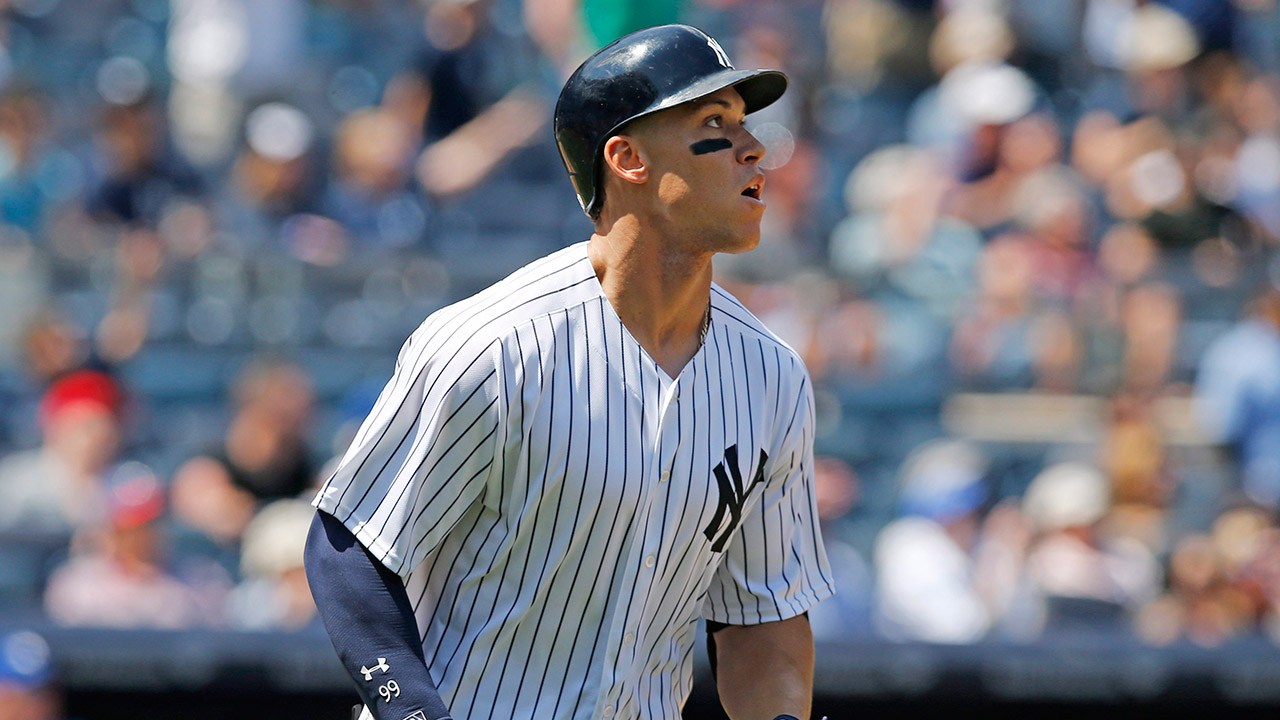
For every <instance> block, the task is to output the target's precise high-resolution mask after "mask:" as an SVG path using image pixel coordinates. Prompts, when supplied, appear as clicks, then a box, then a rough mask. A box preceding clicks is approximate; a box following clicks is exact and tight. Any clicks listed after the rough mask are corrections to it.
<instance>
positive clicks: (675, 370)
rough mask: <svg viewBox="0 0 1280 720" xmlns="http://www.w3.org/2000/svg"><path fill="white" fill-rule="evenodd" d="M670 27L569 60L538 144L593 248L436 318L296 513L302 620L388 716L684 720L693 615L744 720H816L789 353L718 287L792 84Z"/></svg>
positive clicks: (808, 418)
mask: <svg viewBox="0 0 1280 720" xmlns="http://www.w3.org/2000/svg"><path fill="white" fill-rule="evenodd" d="M786 82H787V81H786V77H785V76H784V75H783V74H782V73H780V72H776V71H768V70H738V69H735V68H734V67H733V65H732V64H731V63H730V62H729V58H728V57H727V56H726V55H725V52H724V50H723V49H721V47H720V46H719V45H718V44H717V43H716V41H715V40H713V39H712V38H710V37H708V36H707V35H705V34H704V33H702V32H701V31H699V30H697V29H695V28H692V27H688V26H684V25H667V26H662V27H656V28H649V29H646V30H641V31H639V32H636V33H633V34H631V35H628V36H626V37H624V38H622V39H620V40H618V41H616V42H614V43H613V44H611V45H609V46H607V47H605V48H603V49H601V50H600V51H599V52H597V53H596V54H594V55H593V56H591V57H590V58H588V59H587V60H586V61H585V62H584V63H583V64H582V66H581V67H579V68H578V70H577V71H575V72H574V74H573V75H572V76H571V77H570V78H569V80H568V81H567V82H566V84H565V86H564V88H563V90H562V91H561V93H560V98H559V101H558V103H557V106H556V111H555V133H556V141H557V143H558V145H559V147H560V150H561V154H562V156H563V159H564V162H565V165H566V167H567V168H568V171H569V175H570V177H571V179H572V182H573V185H574V188H575V190H576V192H577V195H578V198H579V200H580V201H581V203H582V207H583V209H584V210H585V211H586V212H587V214H588V215H589V216H590V217H591V218H592V220H594V222H595V232H594V234H593V235H592V236H591V238H590V240H589V241H586V242H582V243H579V244H576V245H573V246H571V247H568V248H565V249H563V250H561V251H558V252H556V253H554V254H552V255H550V256H548V257H545V258H543V259H541V260H538V261H536V262H534V263H532V264H530V265H528V266H526V267H525V268H523V269H521V270H518V271H516V272H515V273H514V274H512V275H511V276H509V277H507V278H506V279H504V280H502V281H500V282H498V283H497V284H496V285H494V286H493V287H491V288H489V289H487V290H484V291H482V292H480V293H479V294H477V295H475V296H473V297H471V298H469V299H466V300H463V301H461V302H459V303H457V304H455V305H453V306H450V307H447V308H444V309H442V310H440V311H438V312H436V313H434V314H432V315H431V316H430V317H428V318H427V319H426V321H425V322H424V323H423V324H422V325H421V327H419V328H418V329H417V330H416V331H415V332H414V333H413V334H412V336H411V337H410V338H409V339H408V341H407V342H406V343H405V345H404V347H403V348H402V350H401V352H400V355H399V359H398V361H397V363H396V369H395V373H394V375H393V376H392V378H391V380H390V382H389V383H388V384H387V386H386V388H385V389H384V390H383V392H382V394H381V396H380V397H379V398H378V401H377V404H376V405H375V407H374V409H373V410H372V412H371V413H370V415H369V417H368V418H367V419H366V420H365V422H364V424H363V426H362V427H361V429H360V431H359V433H358V434H357V436H356V437H355V439H354V441H353V442H352V445H351V447H350V448H349V449H348V451H347V452H346V454H345V455H344V457H343V458H342V461H341V463H340V464H339V466H338V468H337V470H336V471H335V472H334V474H333V476H332V477H331V478H330V479H329V480H328V482H326V483H325V484H324V486H323V487H322V489H321V490H320V492H319V494H318V495H317V497H316V500H315V505H316V507H317V508H318V509H319V512H318V513H317V517H316V520H315V522H314V523H313V525H312V530H311V533H310V536H309V538H308V549H307V556H306V567H307V572H308V577H309V578H310V582H311V586H312V590H313V593H314V595H315V599H316V604H317V606H318V607H319V610H320V614H321V616H322V617H323V619H324V622H325V626H326V628H327V629H328V632H329V634H330V637H331V638H332V640H333V644H334V647H335V648H336V650H337V652H338V655H339V657H340V658H341V660H342V662H343V664H344V665H345V666H346V668H347V670H348V671H349V672H350V673H351V675H352V677H353V678H354V680H355V684H356V686H357V688H358V690H359V694H360V696H361V699H362V700H363V702H364V705H365V708H364V709H363V711H362V717H365V718H369V717H372V718H378V720H410V719H417V720H435V719H436V718H444V717H453V718H538V719H539V720H543V719H552V718H564V719H566V720H567V719H569V718H576V719H578V720H586V719H587V718H606V719H608V718H653V719H656V720H674V719H675V718H678V717H680V711H681V706H682V705H683V703H684V702H685V700H686V699H687V697H688V695H689V692H690V689H691V684H692V667H691V666H692V662H691V659H692V653H693V647H694V641H695V638H694V635H695V628H696V626H697V623H698V620H699V618H703V619H705V620H706V621H707V627H708V629H709V630H710V631H711V643H710V646H711V649H712V650H713V657H715V658H716V659H717V669H716V676H717V680H718V686H719V689H720V695H721V700H722V702H723V704H724V706H725V708H726V710H727V712H728V713H729V715H730V717H732V718H734V719H735V720H739V719H760V720H775V719H777V718H783V719H785V718H801V719H803V718H807V717H808V713H809V705H810V697H811V694H812V668H813V640H812V635H811V633H810V630H809V625H808V619H807V616H806V615H805V613H806V611H807V609H808V608H809V607H811V606H812V605H813V604H814V603H816V602H818V601H820V600H822V599H823V598H825V597H827V596H828V595H830V594H831V593H832V592H833V588H832V584H831V579H830V578H831V572H830V569H829V568H828V566H827V560H826V557H825V554H824V551H823V547H822V542H821V540H820V538H819V536H818V522H817V514H816V510H815V505H814V497H813V450H812V445H813V423H814V418H813V412H814V411H813V394H812V388H811V386H810V381H809V378H808V374H807V372H806V370H805V368H804V365H803V364H802V362H801V361H800V359H799V357H798V356H797V355H796V353H795V352H794V351H793V350H792V349H791V348H789V347H787V346H786V345H785V344H784V343H783V342H782V341H780V340H779V339H778V338H777V337H776V336H774V335H773V334H772V333H770V332H769V331H768V330H767V329H766V328H765V327H764V326H763V325H762V324H761V323H760V322H759V321H758V320H757V319H756V318H754V317H753V316H752V315H751V314H750V313H749V312H748V311H747V310H746V309H745V308H744V307H743V306H742V305H741V304H739V303H738V302H737V301H736V300H735V299H734V298H733V297H731V296H730V295H729V294H728V293H726V292H725V291H724V290H723V289H721V288H720V287H718V286H717V285H715V284H714V283H712V281H711V275H712V269H711V259H712V256H713V255H714V254H715V253H718V252H731V253H739V252H745V251H747V250H750V249H752V248H753V247H754V246H755V245H756V244H757V242H758V240H759V233H760V220H761V217H762V214H763V212H764V209H765V205H764V202H763V201H762V199H761V190H762V189H763V187H764V182H765V179H764V175H763V173H761V172H760V170H759V168H758V163H759V161H760V159H761V157H762V156H763V155H764V148H763V147H762V146H761V144H760V143H759V142H758V141H757V140H756V138H754V137H753V136H752V135H751V133H749V132H748V131H747V129H746V128H745V126H744V118H745V116H746V115H747V114H748V113H750V112H752V111H755V110H758V109H759V108H762V107H764V106H766V105H768V104H769V103H771V102H773V101H774V100H776V99H777V98H778V97H779V96H780V95H781V94H782V93H783V91H784V90H785V88H786Z"/></svg>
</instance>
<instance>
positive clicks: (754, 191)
mask: <svg viewBox="0 0 1280 720" xmlns="http://www.w3.org/2000/svg"><path fill="white" fill-rule="evenodd" d="M763 190H764V175H757V176H756V177H754V178H752V179H751V184H750V185H748V186H747V187H746V188H745V189H744V190H743V191H742V193H741V194H742V196H743V197H749V198H751V199H752V200H755V201H756V202H760V193H761V191H763Z"/></svg>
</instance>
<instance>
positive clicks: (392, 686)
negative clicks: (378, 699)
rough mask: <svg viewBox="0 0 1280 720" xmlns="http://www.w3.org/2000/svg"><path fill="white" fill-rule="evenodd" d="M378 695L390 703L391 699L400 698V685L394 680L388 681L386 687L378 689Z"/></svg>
mask: <svg viewBox="0 0 1280 720" xmlns="http://www.w3.org/2000/svg"><path fill="white" fill-rule="evenodd" d="M378 694H379V695H381V696H382V699H383V700H384V701H386V702H391V698H393V697H400V683H398V682H396V681H395V680H388V681H387V684H386V685H382V686H380V687H379V688H378Z"/></svg>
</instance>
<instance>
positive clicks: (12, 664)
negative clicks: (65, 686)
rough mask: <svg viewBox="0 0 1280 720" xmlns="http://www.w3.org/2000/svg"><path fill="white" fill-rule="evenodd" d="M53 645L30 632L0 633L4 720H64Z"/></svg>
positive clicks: (0, 712)
mask: <svg viewBox="0 0 1280 720" xmlns="http://www.w3.org/2000/svg"><path fill="white" fill-rule="evenodd" d="M62 696H63V693H62V690H61V688H59V687H58V683H57V679H56V678H55V676H54V671H53V662H52V658H51V653H50V651H49V644H48V643H47V642H45V639H44V638H42V637H40V636H39V635H37V634H36V633H34V632H31V631H29V630H11V631H8V632H5V633H4V634H0V719H3V720H61V719H62V718H63V714H62V705H63V697H62Z"/></svg>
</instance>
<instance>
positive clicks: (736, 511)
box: [702, 444, 769, 552]
mask: <svg viewBox="0 0 1280 720" xmlns="http://www.w3.org/2000/svg"><path fill="white" fill-rule="evenodd" d="M768 459H769V455H768V454H767V453H765V451H764V450H761V451H760V459H759V461H758V462H757V464H756V474H755V476H754V477H752V478H751V484H750V485H748V486H746V487H745V488H744V487H743V486H742V471H741V470H739V469H738V446H737V445H736V444H734V445H730V446H729V447H728V448H726V449H725V451H724V460H722V461H721V462H720V464H719V465H717V466H715V467H714V468H713V469H712V470H711V472H712V473H714V474H715V476H716V487H717V488H718V489H719V490H720V504H719V505H718V506H717V507H716V514H715V515H714V516H713V517H712V518H711V522H710V523H707V526H706V527H705V528H703V530H702V534H703V535H705V536H706V537H707V540H708V541H709V542H710V543H711V551H712V552H723V551H724V546H725V544H727V543H728V542H729V538H730V536H732V535H733V531H734V529H735V528H737V527H738V523H739V522H741V521H742V506H743V505H744V504H745V503H746V500H747V496H748V495H750V494H751V489H752V488H754V487H755V486H757V485H759V484H760V483H762V482H764V463H765V461H766V460H768ZM726 465H728V466H729V468H728V472H725V466H726ZM726 514H728V516H729V523H728V524H727V525H725V526H724V527H723V528H721V527H720V525H721V523H723V522H724V517H725V515H726ZM717 536H718V537H717Z"/></svg>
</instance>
